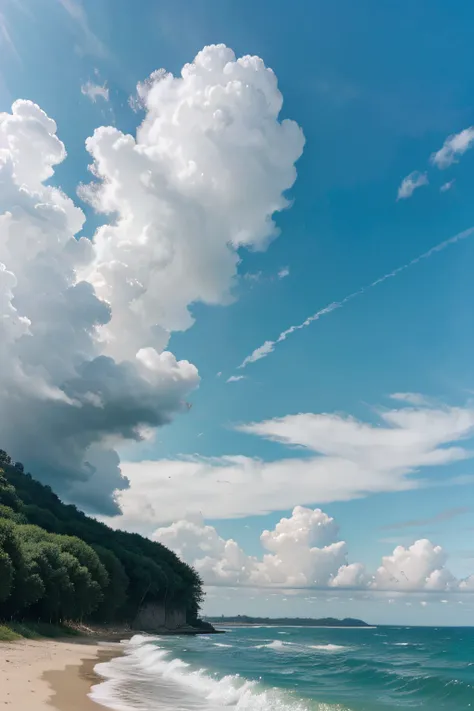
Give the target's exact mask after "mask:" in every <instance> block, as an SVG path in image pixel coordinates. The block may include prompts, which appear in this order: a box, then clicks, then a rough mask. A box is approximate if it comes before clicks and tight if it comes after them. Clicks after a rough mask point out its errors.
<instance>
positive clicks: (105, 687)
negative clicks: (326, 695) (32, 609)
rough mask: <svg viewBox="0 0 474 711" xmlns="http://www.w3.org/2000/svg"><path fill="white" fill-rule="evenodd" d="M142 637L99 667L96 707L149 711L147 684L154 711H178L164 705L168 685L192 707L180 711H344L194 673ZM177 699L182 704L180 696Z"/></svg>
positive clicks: (253, 685) (257, 686) (233, 678)
mask: <svg viewBox="0 0 474 711" xmlns="http://www.w3.org/2000/svg"><path fill="white" fill-rule="evenodd" d="M137 637H138V635H137V636H136V637H134V638H132V640H131V641H130V643H128V644H126V645H125V649H124V652H125V654H124V656H123V657H119V658H117V659H113V660H111V661H110V662H105V663H102V664H97V665H96V667H95V671H96V672H97V674H98V675H99V676H101V677H102V678H103V679H105V681H104V682H102V683H101V684H98V685H96V686H93V687H92V689H91V692H90V697H91V698H92V699H93V701H96V702H97V703H99V704H102V705H103V706H108V707H109V708H113V709H117V710H118V711H134V710H135V709H144V708H150V706H149V705H146V706H145V705H143V702H142V700H141V699H140V697H139V695H138V690H140V689H142V688H143V684H144V682H148V684H154V685H156V699H155V696H154V697H153V708H154V709H164V708H168V709H169V708H173V706H170V705H169V700H168V701H167V702H166V703H167V705H166V706H165V705H163V703H164V702H163V694H162V687H161V686H160V682H161V684H168V688H169V684H170V683H171V684H175V685H176V690H177V691H182V693H183V694H185V695H186V694H187V699H188V701H187V702H184V703H185V704H186V703H188V705H182V704H181V702H179V705H178V703H177V704H176V707H177V708H189V709H191V708H192V709H203V710H206V711H207V710H212V711H218V710H220V709H223V708H233V709H236V710H239V709H240V710H244V709H245V711H310V709H311V710H313V709H317V711H344V709H343V708H342V707H341V706H338V705H336V706H333V705H327V704H318V705H317V706H316V707H315V706H314V705H310V706H309V705H308V703H307V702H305V701H303V700H294V699H293V698H291V694H287V693H285V692H284V691H282V690H278V689H269V688H264V687H263V686H262V685H261V684H260V683H259V682H256V681H250V680H248V679H245V678H243V677H240V676H239V675H228V676H224V677H222V678H220V679H219V678H217V677H216V676H215V675H212V676H211V675H210V674H209V673H208V672H207V671H206V670H205V669H197V670H196V669H192V668H191V666H190V665H189V664H187V663H186V662H184V661H182V660H181V659H178V658H171V657H170V653H169V652H168V651H167V650H164V649H161V648H160V647H159V646H158V644H157V642H156V641H155V642H152V643H150V638H148V637H143V636H140V639H137ZM133 682H135V687H134V688H135V689H137V695H136V698H135V697H134V695H133V693H131V691H130V689H131V683H133ZM137 682H139V683H138V684H137ZM132 685H133V684H132ZM153 689H154V687H153ZM183 698H184V697H183ZM176 699H177V701H178V696H177V697H176ZM193 699H194V700H193ZM150 701H151V699H150Z"/></svg>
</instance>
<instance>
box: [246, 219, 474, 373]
mask: <svg viewBox="0 0 474 711" xmlns="http://www.w3.org/2000/svg"><path fill="white" fill-rule="evenodd" d="M473 233H474V227H470V228H469V229H468V230H465V231H464V232H459V234H457V235H455V236H454V237H451V238H450V239H447V240H445V241H444V242H440V244H437V245H436V246H435V247H431V249H429V250H428V251H427V252H423V254H420V255H419V256H418V257H415V258H414V259H412V260H411V261H409V262H407V263H406V264H404V265H403V266H401V267H397V268H396V269H394V270H393V271H392V272H388V274H384V275H383V276H382V277H380V278H379V279H376V280H375V281H373V282H371V283H370V284H368V285H367V286H363V287H362V288H361V289H359V290H358V291H354V292H353V293H352V294H349V295H348V296H346V297H344V299H342V300H341V301H333V302H332V303H331V304H328V306H325V307H324V308H323V309H321V310H320V311H317V312H316V313H315V314H313V315H312V316H308V318H307V319H306V320H305V321H303V323H300V324H298V325H297V326H290V328H287V329H286V331H282V332H281V333H280V335H279V336H278V338H277V339H276V340H275V341H265V343H264V344H263V345H261V346H259V347H258V348H256V349H255V350H254V351H253V353H251V354H250V355H249V356H247V357H246V358H244V360H243V361H242V363H241V364H240V365H239V368H245V367H246V366H247V365H249V363H255V362H256V361H257V360H261V359H262V358H266V357H267V356H268V355H270V353H273V351H274V350H275V346H276V345H277V344H278V343H281V342H282V341H286V339H287V338H288V336H290V335H291V334H292V333H294V332H295V331H300V330H301V329H302V328H306V327H307V326H309V325H310V324H312V323H313V321H319V319H320V318H321V317H322V316H326V314H330V313H331V312H332V311H335V310H336V309H340V308H342V307H343V306H345V305H346V304H347V303H348V302H349V301H352V299H355V298H356V297H357V296H362V294H365V292H366V291H369V289H373V288H374V287H375V286H378V285H379V284H382V283H383V282H384V281H387V279H392V278H393V277H395V276H397V275H398V274H400V272H404V271H405V269H409V267H412V266H414V265H415V264H418V262H421V261H423V260H424V259H428V258H429V257H431V256H432V255H433V254H435V252H442V251H443V249H446V247H449V246H450V245H452V244H456V242H460V241H461V240H463V239H466V238H467V237H470V236H471V235H472V234H473Z"/></svg>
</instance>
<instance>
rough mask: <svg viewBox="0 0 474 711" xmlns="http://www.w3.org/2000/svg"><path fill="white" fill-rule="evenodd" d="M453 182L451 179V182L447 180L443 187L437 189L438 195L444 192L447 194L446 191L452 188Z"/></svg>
mask: <svg viewBox="0 0 474 711" xmlns="http://www.w3.org/2000/svg"><path fill="white" fill-rule="evenodd" d="M455 182H456V181H455V179H454V178H453V179H452V180H448V182H447V183H443V185H442V186H441V187H440V189H439V191H440V193H446V192H448V190H451V188H452V187H453V185H454V183H455Z"/></svg>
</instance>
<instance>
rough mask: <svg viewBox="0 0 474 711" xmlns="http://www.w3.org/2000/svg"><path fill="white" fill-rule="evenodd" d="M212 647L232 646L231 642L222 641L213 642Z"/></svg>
mask: <svg viewBox="0 0 474 711" xmlns="http://www.w3.org/2000/svg"><path fill="white" fill-rule="evenodd" d="M213 644H214V647H233V646H234V645H233V644H224V643H223V642H214V643H213Z"/></svg>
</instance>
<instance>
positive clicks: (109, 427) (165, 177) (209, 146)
mask: <svg viewBox="0 0 474 711" xmlns="http://www.w3.org/2000/svg"><path fill="white" fill-rule="evenodd" d="M60 2H61V3H62V5H63V6H64V8H65V9H66V10H67V11H68V12H69V14H70V15H71V17H72V18H73V19H74V20H75V21H76V22H77V23H78V25H79V26H80V28H82V30H83V31H84V33H85V34H88V25H87V21H86V20H87V18H86V16H85V14H84V11H83V7H82V5H81V4H80V3H79V2H73V1H72V0H60ZM88 36H89V39H92V36H91V35H90V33H89V35H88ZM142 98H143V104H144V107H145V117H144V121H143V123H142V124H141V126H140V127H139V129H138V131H137V136H136V138H134V137H133V136H131V135H125V134H123V133H121V132H120V131H118V130H117V129H115V128H112V127H104V126H102V127H100V128H98V129H97V130H96V131H95V133H94V135H93V136H92V137H91V138H89V139H88V140H87V143H86V146H87V149H88V151H89V152H90V154H91V155H92V158H93V166H92V174H93V176H94V179H95V182H94V183H92V184H91V185H89V186H86V187H83V188H82V196H83V197H84V198H85V199H87V200H89V202H90V203H91V205H92V206H93V208H94V209H95V210H96V211H97V212H100V213H102V214H104V215H106V216H110V217H109V218H106V221H105V224H103V225H102V226H101V227H100V228H99V229H98V230H97V233H96V234H95V235H94V239H93V240H92V241H91V240H88V239H85V238H81V239H77V235H78V234H79V233H80V232H81V230H82V227H83V225H84V221H85V216H84V213H83V212H82V210H80V209H79V208H78V207H77V206H76V205H75V204H74V203H73V201H72V200H71V199H70V198H69V197H67V196H66V195H65V194H64V193H63V192H62V191H60V190H59V189H58V188H56V187H53V186H51V185H47V184H46V181H47V180H48V179H49V178H51V177H52V176H53V174H54V167H55V166H56V165H57V164H59V163H61V162H62V161H63V160H64V159H65V156H66V150H65V147H64V145H63V143H62V142H61V141H60V139H59V138H58V136H57V126H56V124H55V122H54V121H53V120H52V119H51V118H49V117H48V116H47V115H46V114H45V113H44V112H43V111H42V110H41V109H40V108H39V107H38V106H36V105H35V104H33V103H32V102H29V101H18V102H15V104H14V105H13V107H12V112H11V113H1V114H0V185H1V191H0V195H1V197H0V403H1V404H0V407H1V413H0V415H1V416H0V441H1V442H2V447H4V448H6V449H7V450H9V451H10V452H11V454H12V456H13V457H14V458H16V459H22V460H23V461H24V462H25V465H26V466H27V467H29V468H31V469H32V470H33V471H34V472H35V474H36V475H37V476H38V477H40V478H41V479H42V480H43V481H46V482H47V483H50V484H52V485H53V487H54V488H55V490H57V491H58V493H59V494H61V495H62V496H63V497H65V498H67V499H68V500H74V501H75V502H76V503H79V504H80V505H81V506H84V507H86V508H88V509H93V510H96V511H109V512H110V511H112V510H115V504H114V502H113V500H112V499H111V493H112V491H113V490H115V489H121V488H123V487H124V486H127V483H128V482H127V480H126V479H124V478H123V476H122V472H121V469H120V461H119V457H118V454H117V452H116V447H117V446H119V445H120V444H121V443H122V442H123V441H124V440H127V439H135V440H140V439H141V438H142V437H143V435H144V433H147V436H149V432H150V429H153V428H156V427H158V426H160V425H162V424H164V423H166V422H169V421H170V420H171V419H172V418H173V416H174V415H175V414H176V413H178V412H180V411H185V410H186V409H187V406H186V398H187V396H188V394H189V393H190V392H191V391H192V390H193V389H194V388H196V387H197V385H198V382H199V376H198V373H197V370H196V368H195V367H194V366H193V365H192V364H190V363H189V362H187V361H185V360H182V361H179V362H178V361H176V359H175V357H174V356H173V355H172V354H171V353H169V352H168V351H167V350H166V348H167V345H168V341H169V338H170V334H171V333H172V332H173V331H182V330H184V329H186V328H188V327H189V326H191V325H192V323H193V318H192V316H191V314H190V311H189V307H190V305H191V304H194V303H195V302H198V301H201V302H204V303H208V304H217V303H218V304H225V303H228V302H229V300H230V295H231V289H232V285H233V282H234V279H235V276H236V267H237V264H238V261H239V254H238V250H239V249H240V248H242V247H246V246H247V247H251V248H253V249H263V248H265V246H266V245H267V244H268V242H269V241H270V240H271V239H273V238H274V237H275V236H276V235H277V230H276V227H275V224H274V222H273V219H272V215H273V213H274V212H275V211H277V210H281V209H283V208H285V207H287V206H288V200H287V198H286V197H284V193H285V192H286V191H287V190H288V189H289V188H290V187H291V186H292V184H293V182H294V180H295V178H296V170H295V165H294V164H295V161H296V160H297V158H298V157H299V156H300V154H301V152H302V149H303V144H304V138H303V134H302V132H301V130H300V128H299V127H298V125H297V124H296V123H294V122H292V121H290V120H287V119H285V120H283V121H281V122H280V120H279V111H280V108H281V106H282V96H281V94H280V92H279V91H278V87H277V81H276V77H275V75H274V74H273V72H272V71H271V70H270V69H268V68H266V67H265V65H264V64H263V62H262V60H260V59H259V58H258V57H243V58H240V59H236V58H235V56H234V54H233V52H232V51H231V50H230V49H228V48H227V47H225V46H223V45H218V46H212V47H206V48H205V49H204V50H203V51H202V52H200V53H199V54H198V55H197V57H196V59H195V60H194V62H193V63H191V64H187V65H186V66H185V67H184V68H183V70H182V73H181V76H180V77H177V78H175V77H173V76H172V75H171V74H166V76H165V77H164V78H163V80H160V81H158V80H156V81H155V80H154V79H153V78H152V79H151V80H150V81H149V82H147V83H146V91H143V92H142ZM107 219H108V220H109V221H107Z"/></svg>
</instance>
